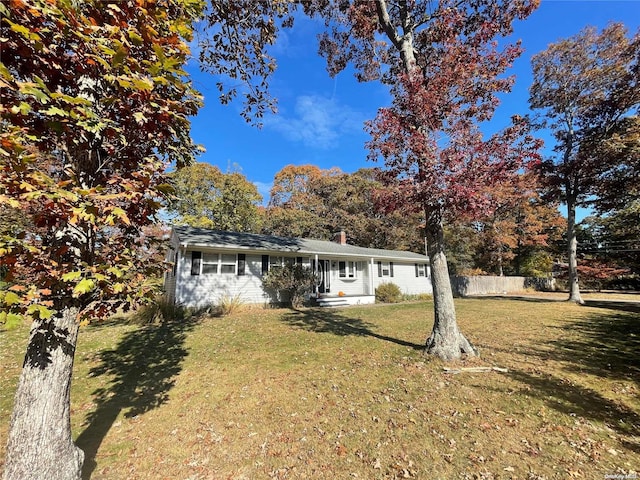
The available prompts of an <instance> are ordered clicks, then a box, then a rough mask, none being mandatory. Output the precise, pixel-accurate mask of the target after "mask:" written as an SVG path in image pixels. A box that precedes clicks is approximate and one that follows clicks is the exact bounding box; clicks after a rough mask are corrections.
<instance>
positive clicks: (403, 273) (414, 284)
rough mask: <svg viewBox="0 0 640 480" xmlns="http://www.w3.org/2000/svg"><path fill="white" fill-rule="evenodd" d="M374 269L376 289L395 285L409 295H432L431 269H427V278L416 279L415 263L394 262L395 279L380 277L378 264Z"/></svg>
mask: <svg viewBox="0 0 640 480" xmlns="http://www.w3.org/2000/svg"><path fill="white" fill-rule="evenodd" d="M373 267H374V269H375V271H374V272H373V283H374V286H375V288H378V285H380V284H382V283H395V284H396V285H397V286H398V287H400V291H401V292H402V293H404V294H407V295H417V294H419V293H428V294H430V293H432V290H431V278H430V277H429V276H428V275H429V269H428V268H426V273H427V276H424V277H416V266H415V263H400V262H393V277H392V276H384V277H380V276H378V274H379V272H378V262H377V261H376V262H374V264H373Z"/></svg>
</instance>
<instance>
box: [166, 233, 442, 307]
mask: <svg viewBox="0 0 640 480" xmlns="http://www.w3.org/2000/svg"><path fill="white" fill-rule="evenodd" d="M167 260H168V262H169V263H170V264H172V269H171V270H170V271H168V272H167V273H166V275H165V292H166V295H167V296H168V298H169V300H170V301H173V302H175V303H177V304H181V305H185V306H189V307H203V306H206V305H212V304H216V303H218V302H219V301H220V299H221V298H223V297H225V296H226V297H235V296H239V297H240V299H241V300H242V301H243V302H245V303H261V304H264V303H269V302H271V301H272V298H271V296H270V294H269V293H268V292H265V290H264V289H263V288H262V277H263V276H264V275H265V274H266V273H267V272H268V271H269V269H270V268H272V267H274V266H277V265H285V264H293V263H297V264H301V265H303V266H305V267H308V268H311V269H313V270H314V271H315V272H316V273H317V275H318V283H317V285H316V287H315V291H314V292H313V294H312V297H313V298H315V299H316V300H317V302H318V304H319V305H348V304H363V303H374V302H375V289H376V288H377V287H378V285H380V284H382V283H388V282H391V283H395V284H396V285H398V287H400V290H401V291H402V292H403V293H406V294H420V293H431V281H430V278H429V275H430V271H429V266H428V257H426V256H425V255H421V254H418V253H412V252H403V251H395V250H380V249H375V248H363V247H357V246H354V245H348V244H347V243H346V234H345V233H344V232H338V233H337V234H336V236H335V241H333V242H329V241H322V240H311V239H305V238H287V237H276V236H271V235H257V234H252V233H237V232H225V231H218V230H207V229H203V228H193V227H174V228H173V229H172V232H171V237H170V246H169V252H168V254H167Z"/></svg>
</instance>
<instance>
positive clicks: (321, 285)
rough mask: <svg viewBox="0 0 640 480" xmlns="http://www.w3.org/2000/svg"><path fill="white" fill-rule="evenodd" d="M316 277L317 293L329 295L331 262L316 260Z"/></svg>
mask: <svg viewBox="0 0 640 480" xmlns="http://www.w3.org/2000/svg"><path fill="white" fill-rule="evenodd" d="M316 275H318V293H329V292H330V291H331V262H330V261H329V260H318V264H317V265H316Z"/></svg>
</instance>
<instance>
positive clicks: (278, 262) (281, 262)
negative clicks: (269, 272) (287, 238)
mask: <svg viewBox="0 0 640 480" xmlns="http://www.w3.org/2000/svg"><path fill="white" fill-rule="evenodd" d="M295 263H296V259H295V257H280V256H272V255H271V256H269V268H271V267H284V266H285V265H295Z"/></svg>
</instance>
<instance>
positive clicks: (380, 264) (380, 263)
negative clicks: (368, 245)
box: [378, 262, 382, 277]
mask: <svg viewBox="0 0 640 480" xmlns="http://www.w3.org/2000/svg"><path fill="white" fill-rule="evenodd" d="M378 276H379V277H381V276H382V262H378Z"/></svg>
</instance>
